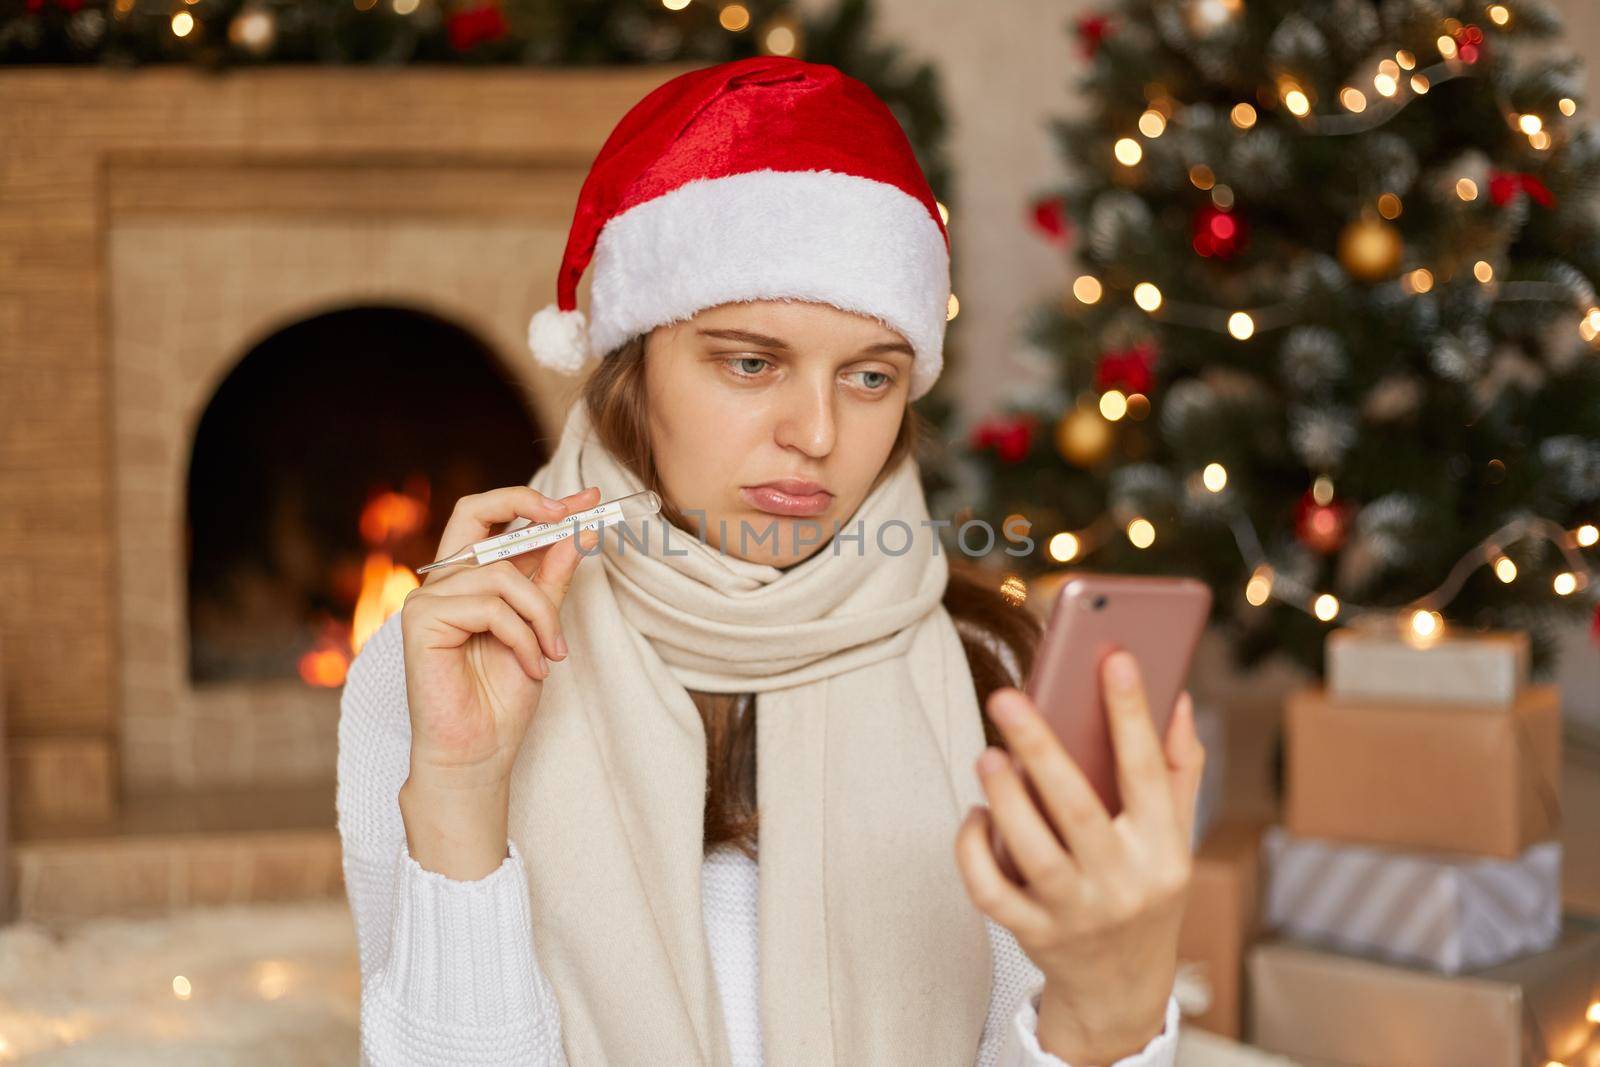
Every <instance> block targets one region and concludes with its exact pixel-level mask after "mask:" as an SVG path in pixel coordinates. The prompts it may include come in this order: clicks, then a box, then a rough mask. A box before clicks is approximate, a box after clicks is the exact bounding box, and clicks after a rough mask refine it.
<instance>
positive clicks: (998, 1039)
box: [977, 916, 1178, 1067]
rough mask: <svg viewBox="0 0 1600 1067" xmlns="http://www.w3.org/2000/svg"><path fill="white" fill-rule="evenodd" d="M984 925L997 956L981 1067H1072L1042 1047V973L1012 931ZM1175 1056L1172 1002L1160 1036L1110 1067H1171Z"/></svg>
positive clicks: (980, 1053)
mask: <svg viewBox="0 0 1600 1067" xmlns="http://www.w3.org/2000/svg"><path fill="white" fill-rule="evenodd" d="M985 921H986V922H987V923H988V924H989V944H990V947H991V948H992V949H993V950H994V988H993V992H992V993H991V994H990V997H989V1016H988V1019H987V1021H986V1022H985V1023H984V1028H983V1040H982V1042H981V1044H980V1045H979V1046H978V1063H977V1067H1074V1065H1072V1064H1068V1063H1067V1062H1066V1061H1065V1060H1063V1059H1061V1058H1060V1057H1059V1056H1053V1055H1051V1054H1050V1053H1048V1052H1046V1051H1044V1049H1043V1048H1041V1047H1040V1045H1039V1036H1038V1029H1039V996H1040V994H1041V993H1043V992H1044V972H1042V971H1040V970H1039V968H1038V967H1037V966H1035V965H1034V962H1033V961H1032V960H1031V959H1029V958H1028V954H1027V953H1026V952H1024V951H1022V946H1020V945H1018V944H1017V939H1016V938H1015V937H1013V936H1012V934H1011V931H1010V930H1007V929H1006V928H1005V927H1004V926H1001V925H1000V924H999V923H997V922H995V921H994V920H993V919H989V918H988V917H987V916H985ZM1177 1055H1178V1000H1177V998H1176V997H1175V996H1168V998H1167V1015H1166V1020H1165V1025H1163V1027H1162V1029H1161V1032H1160V1033H1159V1034H1157V1035H1156V1036H1155V1037H1153V1038H1151V1039H1150V1043H1149V1044H1147V1045H1146V1046H1145V1047H1144V1048H1143V1049H1141V1050H1140V1051H1138V1052H1136V1053H1134V1054H1133V1055H1132V1056H1125V1057H1123V1058H1122V1059H1120V1060H1117V1061H1116V1062H1115V1063H1113V1064H1108V1065H1106V1067H1173V1064H1174V1063H1175V1062H1176V1060H1177ZM1078 1067H1091V1065H1089V1064H1082V1065H1078ZM1095 1067H1098V1065H1095Z"/></svg>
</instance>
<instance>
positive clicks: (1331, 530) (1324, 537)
mask: <svg viewBox="0 0 1600 1067" xmlns="http://www.w3.org/2000/svg"><path fill="white" fill-rule="evenodd" d="M1354 514H1355V506H1354V505H1353V504H1351V503H1349V502H1348V501H1344V500H1333V501H1329V502H1328V503H1326V504H1319V503H1317V500H1316V497H1315V496H1313V495H1312V491H1311V490H1309V489H1307V490H1306V492H1305V495H1304V496H1302V497H1301V498H1300V501H1299V503H1297V504H1296V505H1295V508H1294V535H1295V537H1297V538H1299V540H1300V543H1301V544H1303V545H1305V546H1306V547H1307V548H1309V549H1311V550H1312V551H1313V552H1320V553H1321V554H1322V555H1325V556H1326V555H1329V554H1330V553H1333V552H1337V551H1339V549H1340V548H1342V547H1343V546H1344V541H1345V537H1346V536H1347V535H1348V534H1349V532H1350V520H1351V518H1352V517H1353V516H1354Z"/></svg>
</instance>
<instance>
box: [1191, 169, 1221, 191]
mask: <svg viewBox="0 0 1600 1067" xmlns="http://www.w3.org/2000/svg"><path fill="white" fill-rule="evenodd" d="M1189 184H1190V185H1193V186H1194V187H1195V188H1196V189H1200V190H1206V189H1209V188H1211V187H1212V186H1213V185H1215V184H1217V176H1216V175H1215V174H1213V173H1212V171H1211V168H1210V167H1208V166H1206V165H1205V164H1204V163H1196V164H1195V165H1194V166H1192V167H1190V168H1189Z"/></svg>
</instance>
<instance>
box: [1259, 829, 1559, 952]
mask: <svg viewBox="0 0 1600 1067" xmlns="http://www.w3.org/2000/svg"><path fill="white" fill-rule="evenodd" d="M1262 861H1263V864H1264V867H1265V886H1266V892H1265V908H1264V909H1263V912H1264V914H1263V926H1264V928H1265V929H1268V930H1272V931H1274V932H1276V933H1278V934H1281V935H1282V936H1284V937H1288V938H1292V939H1294V940H1296V941H1302V942H1310V943H1313V944H1318V945H1321V946H1323V947H1325V948H1329V949H1332V950H1334V951H1337V952H1350V953H1354V954H1356V955H1363V956H1372V957H1376V958H1381V959H1387V960H1392V961H1394V962H1397V963H1409V964H1412V965H1415V966H1422V967H1429V968H1432V969H1433V970H1437V971H1439V972H1441V973H1444V974H1458V973H1460V972H1461V971H1464V970H1468V969H1471V968H1481V967H1490V966H1493V965H1494V964H1496V963H1501V962H1504V961H1505V960H1509V959H1512V958H1513V957H1516V956H1522V955H1526V954H1528V953H1530V952H1540V951H1543V950H1544V949H1547V948H1549V947H1550V946H1551V945H1553V944H1554V943H1555V940H1556V938H1557V936H1559V935H1560V933H1561V842H1560V841H1541V842H1539V843H1538V844H1537V845H1533V846H1532V847H1530V848H1529V849H1528V850H1527V851H1526V852H1524V853H1523V854H1522V855H1521V856H1519V857H1517V858H1516V859H1514V860H1503V859H1496V858H1493V857H1485V856H1454V855H1449V854H1447V853H1418V852H1402V851H1398V850H1395V849H1390V848H1384V847H1382V846H1380V845H1352V844H1346V843H1342V842H1337V841H1328V840H1326V839H1323V838H1318V837H1298V836H1296V835H1294V834H1290V833H1288V832H1287V831H1285V830H1284V829H1283V828H1282V827H1280V826H1274V827H1272V828H1270V829H1269V830H1268V831H1267V833H1266V836H1265V838H1264V840H1263V841H1262Z"/></svg>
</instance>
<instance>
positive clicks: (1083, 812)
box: [988, 686, 1117, 867]
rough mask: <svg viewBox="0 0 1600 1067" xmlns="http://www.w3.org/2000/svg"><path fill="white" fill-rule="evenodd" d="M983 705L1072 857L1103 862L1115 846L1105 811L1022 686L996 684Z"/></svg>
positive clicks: (1097, 863) (1094, 863)
mask: <svg viewBox="0 0 1600 1067" xmlns="http://www.w3.org/2000/svg"><path fill="white" fill-rule="evenodd" d="M988 708H989V718H990V719H992V720H993V721H994V723H995V725H996V726H998V727H999V728H1000V732H1001V734H1002V736H1004V738H1005V741H1006V748H1007V749H1008V750H1010V752H1011V754H1012V755H1013V756H1015V757H1016V758H1017V760H1018V761H1020V762H1021V764H1022V767H1023V770H1024V771H1026V772H1027V776H1028V783H1029V784H1031V785H1032V786H1033V788H1034V789H1035V790H1036V791H1037V792H1038V794H1039V801H1040V803H1041V804H1042V805H1043V806H1044V809H1045V811H1046V813H1047V814H1048V815H1049V816H1050V821H1051V822H1052V823H1053V824H1054V826H1055V828H1056V830H1057V831H1058V832H1059V833H1060V834H1061V836H1062V838H1063V839H1064V840H1065V841H1066V843H1067V847H1068V848H1069V849H1071V850H1072V855H1073V856H1075V857H1077V859H1078V862H1079V863H1080V865H1082V866H1084V867H1101V866H1103V865H1104V864H1106V863H1107V862H1108V861H1109V860H1110V858H1111V856H1112V854H1113V851H1114V850H1115V848H1116V846H1117V842H1116V839H1115V836H1114V835H1113V833H1112V830H1111V815H1110V813H1109V812H1107V811H1106V806H1105V805H1104V804H1103V803H1101V802H1100V797H1099V795H1098V794H1097V793H1096V792H1095V790H1094V786H1093V785H1091V784H1090V783H1089V779H1088V777H1087V776H1086V775H1085V774H1084V773H1083V768H1081V767H1079V766H1078V763H1077V761H1076V760H1074V759H1073V758H1072V756H1071V754H1069V753H1068V752H1067V750H1066V748H1065V747H1064V746H1063V745H1062V744H1061V740H1060V738H1058V737H1056V732H1055V731H1054V730H1053V729H1051V728H1050V724H1049V723H1048V722H1046V721H1045V719H1044V716H1043V715H1042V714H1040V712H1039V708H1038V706H1037V705H1036V704H1034V702H1033V701H1032V700H1031V699H1030V698H1029V697H1028V695H1027V694H1026V693H1024V692H1023V691H1022V690H1020V689H1017V688H1016V687H1014V686H1001V687H1000V688H998V689H996V690H995V691H994V692H993V693H991V694H990V695H989V701H988Z"/></svg>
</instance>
